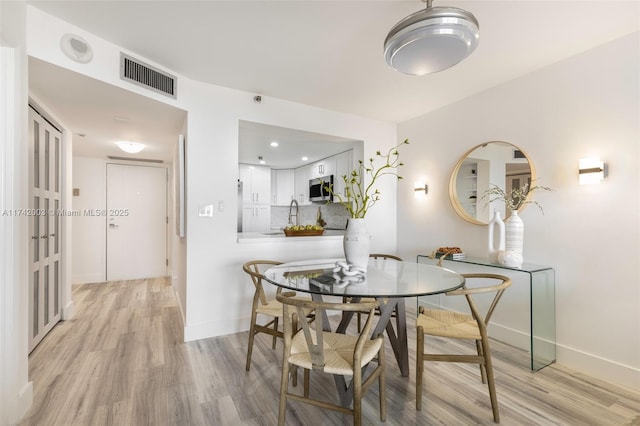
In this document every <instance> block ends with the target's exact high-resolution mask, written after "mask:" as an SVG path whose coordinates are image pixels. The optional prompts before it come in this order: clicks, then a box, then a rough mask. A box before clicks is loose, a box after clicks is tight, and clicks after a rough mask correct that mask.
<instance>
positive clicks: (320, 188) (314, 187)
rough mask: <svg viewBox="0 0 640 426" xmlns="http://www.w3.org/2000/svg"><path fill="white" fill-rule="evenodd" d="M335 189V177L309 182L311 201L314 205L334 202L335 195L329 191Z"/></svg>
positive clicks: (324, 177) (325, 177) (330, 176)
mask: <svg viewBox="0 0 640 426" xmlns="http://www.w3.org/2000/svg"><path fill="white" fill-rule="evenodd" d="M327 187H329V188H331V189H333V175H329V176H323V177H320V178H316V179H311V180H310V181H309V201H311V202H313V203H326V202H333V194H332V193H331V192H329V191H328V190H327Z"/></svg>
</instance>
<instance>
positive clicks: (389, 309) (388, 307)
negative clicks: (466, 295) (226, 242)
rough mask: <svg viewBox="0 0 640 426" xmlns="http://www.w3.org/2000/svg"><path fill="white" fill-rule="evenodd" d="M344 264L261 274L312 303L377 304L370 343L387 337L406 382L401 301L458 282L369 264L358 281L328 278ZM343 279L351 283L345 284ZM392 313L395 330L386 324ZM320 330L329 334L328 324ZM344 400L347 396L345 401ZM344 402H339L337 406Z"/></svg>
mask: <svg viewBox="0 0 640 426" xmlns="http://www.w3.org/2000/svg"><path fill="white" fill-rule="evenodd" d="M338 261H342V262H344V259H315V260H302V261H297V262H289V263H283V264H280V265H277V266H273V267H271V268H269V269H267V270H266V271H265V272H264V274H263V275H264V278H265V280H266V281H268V282H270V283H271V284H274V285H276V286H278V287H282V288H285V289H290V290H294V291H299V292H304V293H310V294H311V297H312V298H313V299H314V300H321V299H322V297H323V296H341V297H349V298H350V300H351V301H353V302H358V301H359V300H360V299H361V298H363V297H374V298H376V299H377V300H378V301H379V303H380V318H379V319H378V322H377V324H376V327H375V329H374V330H373V332H372V337H375V336H377V335H379V334H380V333H383V332H385V331H386V332H387V336H388V337H389V340H390V343H391V346H392V348H393V351H394V355H395V357H396V360H397V362H398V366H399V368H400V371H401V373H402V375H403V376H405V377H407V376H409V353H408V345H407V323H406V321H407V319H406V311H405V304H404V298H406V297H417V296H425V295H433V294H440V293H446V292H448V291H452V290H455V289H458V288H460V287H462V286H463V285H464V282H465V281H464V277H463V276H462V275H460V274H458V273H456V272H453V271H451V270H449V269H445V268H441V267H438V266H433V265H426V264H422V263H417V262H404V261H397V260H393V259H383V258H380V257H379V258H377V259H376V258H370V259H369V264H368V267H367V272H366V275H365V276H364V277H357V276H356V277H343V276H342V275H341V274H340V273H339V272H337V275H336V272H334V268H336V262H338ZM344 278H351V281H349V280H348V279H344ZM394 311H395V313H396V324H395V329H394V327H393V324H392V322H391V321H390V319H391V317H392V314H393V313H394ZM352 316H353V312H349V313H346V312H345V313H344V314H343V317H342V320H341V322H340V325H338V327H337V329H336V331H337V332H341V333H344V332H345V331H346V329H347V326H348V325H349V322H350V321H351V318H352ZM323 328H324V329H325V330H330V326H329V321H328V318H326V317H325V318H323ZM346 397H348V396H346ZM343 402H344V401H343Z"/></svg>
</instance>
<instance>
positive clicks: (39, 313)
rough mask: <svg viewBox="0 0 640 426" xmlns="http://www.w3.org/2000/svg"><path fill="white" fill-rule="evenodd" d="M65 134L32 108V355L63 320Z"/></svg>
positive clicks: (30, 322)
mask: <svg viewBox="0 0 640 426" xmlns="http://www.w3.org/2000/svg"><path fill="white" fill-rule="evenodd" d="M61 141H62V134H61V133H60V131H59V130H58V129H56V128H55V127H53V126H52V125H51V124H50V123H49V122H47V121H46V120H45V119H44V118H43V117H42V116H40V115H39V114H38V113H37V112H35V111H34V110H33V108H29V209H28V210H27V211H25V212H15V214H17V215H20V216H27V217H28V218H29V235H30V236H31V238H30V240H29V258H30V261H29V352H31V351H32V350H33V349H34V348H35V347H36V345H37V344H38V343H39V342H40V341H41V340H42V339H43V338H44V336H46V334H47V333H48V332H49V331H50V330H51V329H52V328H53V326H54V325H56V323H57V322H58V321H60V282H61V281H60V277H61V272H62V259H61V256H60V247H61V244H60V239H61V236H62V234H61V232H60V231H61V228H60V215H58V211H59V210H60V207H61V204H60V188H61V176H62V174H61V162H60V149H61V143H62V142H61Z"/></svg>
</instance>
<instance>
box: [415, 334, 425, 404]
mask: <svg viewBox="0 0 640 426" xmlns="http://www.w3.org/2000/svg"><path fill="white" fill-rule="evenodd" d="M416 345H417V351H416V410H418V411H421V410H422V375H423V373H424V330H423V328H422V327H418V329H417V330H416Z"/></svg>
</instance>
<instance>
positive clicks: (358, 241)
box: [343, 218, 370, 270]
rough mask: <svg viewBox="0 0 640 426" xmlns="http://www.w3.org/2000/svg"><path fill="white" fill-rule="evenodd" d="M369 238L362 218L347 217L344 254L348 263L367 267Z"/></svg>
mask: <svg viewBox="0 0 640 426" xmlns="http://www.w3.org/2000/svg"><path fill="white" fill-rule="evenodd" d="M369 240H370V236H369V233H368V232H367V224H366V223H365V221H364V219H352V218H350V219H348V220H347V232H346V233H345V234H344V243H343V244H344V256H345V258H346V259H347V263H348V264H349V265H356V266H359V267H361V268H364V269H365V270H366V269H367V264H368V263H369Z"/></svg>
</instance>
